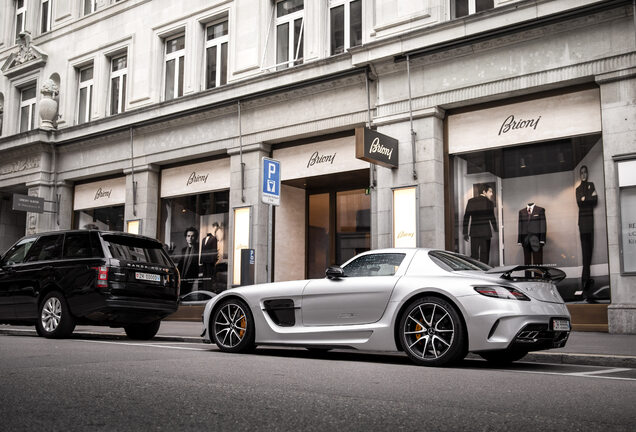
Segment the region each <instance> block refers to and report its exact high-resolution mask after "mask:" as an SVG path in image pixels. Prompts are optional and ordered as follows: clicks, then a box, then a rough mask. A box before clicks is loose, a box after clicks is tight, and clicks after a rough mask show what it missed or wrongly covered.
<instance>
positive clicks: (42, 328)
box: [35, 291, 75, 339]
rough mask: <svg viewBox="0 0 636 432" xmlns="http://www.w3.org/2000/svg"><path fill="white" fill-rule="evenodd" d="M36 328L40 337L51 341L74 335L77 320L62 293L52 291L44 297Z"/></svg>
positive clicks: (39, 309) (39, 308)
mask: <svg viewBox="0 0 636 432" xmlns="http://www.w3.org/2000/svg"><path fill="white" fill-rule="evenodd" d="M35 328H36V330H37V332H38V334H39V335H40V336H43V337H45V338H49V339H64V338H66V337H69V336H70V335H71V333H73V330H75V319H74V318H73V316H72V315H71V311H70V310H69V308H68V304H67V303H66V299H65V298H64V295H62V293H61V292H59V291H51V292H50V293H48V294H47V295H46V296H44V298H43V299H42V301H41V302H40V303H39V305H38V319H37V321H36V322H35Z"/></svg>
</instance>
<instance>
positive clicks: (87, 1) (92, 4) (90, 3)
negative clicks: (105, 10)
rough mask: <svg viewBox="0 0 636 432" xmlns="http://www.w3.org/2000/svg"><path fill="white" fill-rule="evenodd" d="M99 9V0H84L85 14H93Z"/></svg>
mask: <svg viewBox="0 0 636 432" xmlns="http://www.w3.org/2000/svg"><path fill="white" fill-rule="evenodd" d="M96 10H97V0H84V15H89V14H92V13H93V12H95V11H96Z"/></svg>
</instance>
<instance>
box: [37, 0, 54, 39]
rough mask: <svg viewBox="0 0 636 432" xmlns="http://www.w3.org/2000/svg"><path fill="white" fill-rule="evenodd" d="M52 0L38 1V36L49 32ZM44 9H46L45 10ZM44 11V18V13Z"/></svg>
mask: <svg viewBox="0 0 636 432" xmlns="http://www.w3.org/2000/svg"><path fill="white" fill-rule="evenodd" d="M52 6H53V0H41V1H40V34H45V33H48V32H50V31H51V22H52V20H51V15H52V13H51V12H52V11H53V7H52ZM45 8H46V9H45ZM45 10H46V16H45V15H44V11H45Z"/></svg>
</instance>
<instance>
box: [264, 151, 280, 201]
mask: <svg viewBox="0 0 636 432" xmlns="http://www.w3.org/2000/svg"><path fill="white" fill-rule="evenodd" d="M262 183H263V187H262V189H261V191H262V194H261V200H262V201H263V202H264V203H265V204H271V205H275V206H277V205H280V161H277V160H274V159H270V158H266V157H264V158H263V182H262Z"/></svg>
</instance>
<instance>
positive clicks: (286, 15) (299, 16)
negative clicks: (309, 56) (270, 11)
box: [276, 0, 305, 69]
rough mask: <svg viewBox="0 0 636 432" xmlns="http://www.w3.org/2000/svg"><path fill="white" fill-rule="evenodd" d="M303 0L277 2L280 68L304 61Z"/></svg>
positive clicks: (277, 59) (277, 56)
mask: <svg viewBox="0 0 636 432" xmlns="http://www.w3.org/2000/svg"><path fill="white" fill-rule="evenodd" d="M303 18H304V2H303V0H278V1H277V2H276V65H277V68H278V69H285V68H287V67H290V66H293V65H297V64H300V63H302V62H303V27H304V21H305V20H304V19H303Z"/></svg>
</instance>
